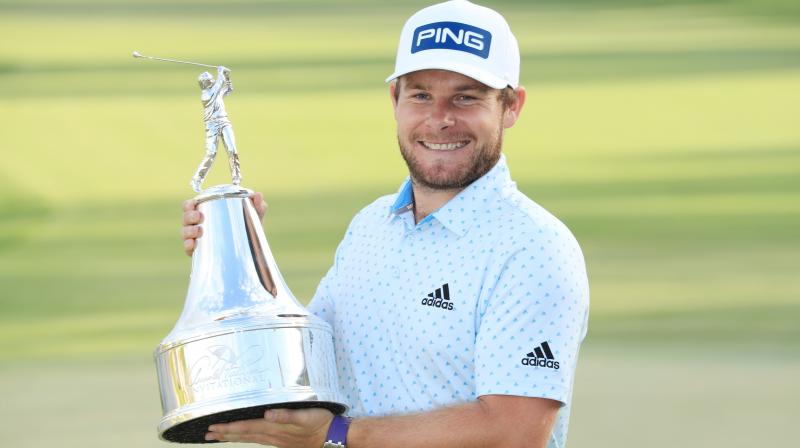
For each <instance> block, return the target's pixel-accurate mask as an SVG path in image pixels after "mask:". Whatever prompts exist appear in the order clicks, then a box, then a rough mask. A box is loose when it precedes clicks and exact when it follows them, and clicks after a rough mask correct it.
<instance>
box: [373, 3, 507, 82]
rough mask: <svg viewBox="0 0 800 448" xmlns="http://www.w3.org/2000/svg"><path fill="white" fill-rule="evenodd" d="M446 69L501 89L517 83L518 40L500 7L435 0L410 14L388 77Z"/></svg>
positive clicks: (390, 78)
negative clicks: (395, 59) (392, 68)
mask: <svg viewBox="0 0 800 448" xmlns="http://www.w3.org/2000/svg"><path fill="white" fill-rule="evenodd" d="M426 69H439V70H449V71H453V72H457V73H461V74H462V75H465V76H469V77H470V78H472V79H475V80H477V81H480V82H482V83H483V84H486V85H487V86H489V87H492V88H495V89H502V88H505V87H506V86H511V87H514V88H516V87H517V86H519V45H518V44H517V39H516V38H515V37H514V35H513V34H512V33H511V28H510V27H509V26H508V22H506V19H505V18H503V16H502V15H500V13H498V12H497V11H494V10H492V9H489V8H486V7H484V6H479V5H476V4H474V3H470V2H468V1H466V0H452V1H449V2H444V3H438V4H436V5H433V6H429V7H427V8H425V9H422V10H420V11H418V12H417V13H416V14H414V15H413V16H411V18H409V19H408V21H407V22H406V24H405V25H404V26H403V32H402V33H401V34H400V45H399V46H398V47H397V61H396V63H395V69H394V73H392V75H391V76H389V77H388V78H386V82H389V81H392V80H394V79H396V78H398V77H400V76H402V75H405V74H407V73H411V72H415V71H417V70H426Z"/></svg>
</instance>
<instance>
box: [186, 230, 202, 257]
mask: <svg viewBox="0 0 800 448" xmlns="http://www.w3.org/2000/svg"><path fill="white" fill-rule="evenodd" d="M181 234H182V235H181V236H183V251H184V252H186V255H188V256H190V257H191V256H192V254H193V253H194V250H195V248H196V247H197V239H198V238H200V237H201V236H203V228H202V227H200V226H183V228H182V229H181Z"/></svg>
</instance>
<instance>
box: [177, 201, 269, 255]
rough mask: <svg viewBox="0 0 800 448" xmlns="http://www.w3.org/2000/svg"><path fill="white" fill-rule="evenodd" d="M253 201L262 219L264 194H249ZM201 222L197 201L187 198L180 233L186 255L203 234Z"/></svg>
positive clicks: (264, 203) (264, 206)
mask: <svg viewBox="0 0 800 448" xmlns="http://www.w3.org/2000/svg"><path fill="white" fill-rule="evenodd" d="M250 200H251V201H252V202H253V207H255V209H256V213H258V219H260V220H261V221H264V215H266V214H267V203H266V202H265V201H264V196H263V195H262V194H261V193H258V192H256V193H253V194H252V195H251V196H250ZM202 223H203V214H202V213H201V212H200V211H199V210H197V201H195V200H194V199H189V200H187V201H185V202H184V203H183V228H182V229H181V234H182V236H183V251H184V252H186V255H188V256H190V257H191V256H192V254H193V253H194V249H195V248H196V247H197V239H198V238H200V237H201V236H203V228H202V227H201V226H200V224H202Z"/></svg>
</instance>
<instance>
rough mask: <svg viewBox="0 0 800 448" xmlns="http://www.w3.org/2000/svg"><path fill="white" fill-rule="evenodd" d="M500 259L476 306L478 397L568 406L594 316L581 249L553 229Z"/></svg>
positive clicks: (563, 230) (575, 242)
mask: <svg viewBox="0 0 800 448" xmlns="http://www.w3.org/2000/svg"><path fill="white" fill-rule="evenodd" d="M499 260H501V261H500V262H498V263H497V266H495V267H490V268H489V269H490V271H493V272H489V273H487V278H494V279H497V280H496V282H494V283H492V284H490V285H488V287H487V288H485V290H484V291H483V293H482V297H483V298H482V300H481V301H480V302H479V304H478V307H479V309H478V316H480V320H479V326H478V332H477V335H476V344H475V370H476V372H475V376H476V387H477V395H478V396H481V395H488V394H503V395H518V396H526V397H541V398H549V399H552V400H557V401H560V402H561V403H563V404H569V401H570V397H571V395H572V383H573V378H574V373H575V366H576V363H577V358H578V349H579V347H580V344H581V341H582V340H583V338H584V337H585V335H586V329H587V322H588V315H589V287H588V280H587V276H586V268H585V264H584V260H583V255H582V253H581V250H580V247H579V246H578V243H577V241H575V239H574V237H573V236H572V234H570V233H569V231H567V230H566V228H564V229H557V230H549V231H545V232H544V233H543V234H539V235H537V237H536V238H535V239H531V240H530V242H529V244H527V245H526V246H524V247H521V248H515V249H509V250H508V252H507V254H506V256H504V257H503V256H501V257H499Z"/></svg>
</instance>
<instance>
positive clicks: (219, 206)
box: [133, 52, 347, 443]
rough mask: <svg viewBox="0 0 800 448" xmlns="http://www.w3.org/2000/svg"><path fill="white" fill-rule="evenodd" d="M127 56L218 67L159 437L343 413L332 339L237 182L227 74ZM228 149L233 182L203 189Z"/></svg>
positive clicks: (162, 383) (163, 371)
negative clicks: (219, 151)
mask: <svg viewBox="0 0 800 448" xmlns="http://www.w3.org/2000/svg"><path fill="white" fill-rule="evenodd" d="M133 55H134V57H139V58H147V59H152V60H159V61H166V62H177V63H184V64H192V65H201V66H206V67H213V68H217V72H218V76H217V79H216V80H214V79H213V77H212V76H211V75H210V74H209V73H207V72H206V73H203V74H202V75H200V78H199V83H200V88H201V100H202V101H203V105H204V106H205V112H206V113H205V123H206V155H205V158H204V159H203V161H202V162H201V163H200V166H199V167H198V169H197V172H196V173H195V175H194V177H193V178H192V182H191V185H192V187H193V188H194V190H195V191H197V192H198V193H199V194H198V195H197V196H196V197H195V200H196V201H197V203H198V209H199V210H200V211H201V212H202V213H203V215H204V217H205V219H204V222H203V237H202V238H200V239H198V240H197V247H196V249H195V251H194V254H193V256H192V274H191V279H190V282H189V291H188V294H187V296H186V301H185V304H184V308H183V312H182V313H181V316H180V318H179V319H178V322H177V323H176V324H175V327H174V328H173V329H172V331H171V332H170V333H169V334H168V335H167V337H166V338H164V340H163V341H161V344H159V346H158V347H157V348H156V350H155V353H154V357H155V362H156V369H157V372H158V382H159V387H160V392H161V406H162V409H163V418H162V419H161V421H160V423H159V425H158V435H159V437H160V438H161V439H163V440H167V441H170V442H179V443H207V442H206V440H205V433H206V431H207V429H208V426H209V425H212V424H214V423H227V422H231V421H236V420H246V419H253V418H263V416H264V411H265V410H267V409H272V408H306V407H322V408H327V409H329V410H330V411H331V412H333V413H335V414H340V413H343V412H345V411H346V409H347V406H346V404H345V403H344V400H343V398H342V396H341V394H340V392H339V387H338V382H337V375H336V365H335V357H334V351H333V332H332V330H331V327H330V326H329V325H328V324H327V323H326V322H324V321H323V320H321V319H319V318H317V317H315V316H313V315H311V314H310V313H308V311H307V310H306V309H305V308H304V307H303V306H302V305H300V303H299V302H298V301H297V299H295V297H294V295H292V293H291V291H290V290H289V288H288V287H287V286H286V283H285V282H284V280H283V277H282V276H281V273H280V271H279V270H278V266H277V265H276V263H275V259H274V258H273V256H272V252H271V251H270V249H269V245H268V244H267V239H266V237H265V235H264V231H263V229H262V227H261V223H260V221H259V218H258V214H257V213H256V211H255V208H254V207H253V204H252V203H251V201H250V199H249V196H250V194H251V193H252V192H251V190H248V189H246V188H242V187H240V186H239V182H240V180H241V174H240V168H239V160H238V154H237V153H236V149H235V141H234V137H233V128H232V127H231V124H230V121H229V120H228V118H227V114H226V113H225V107H224V103H223V102H222V98H223V97H224V96H225V95H227V94H228V93H230V92H231V91H232V86H231V82H230V70H228V69H227V68H225V67H222V66H210V65H206V64H198V63H195V62H187V61H177V60H173V59H163V58H154V57H149V56H142V55H141V54H139V53H137V52H134V54H133ZM218 140H222V141H223V144H224V145H225V147H226V149H227V152H228V156H229V161H230V169H231V175H232V178H233V179H232V184H227V185H219V186H215V187H210V188H207V189H205V190H202V189H201V186H202V183H203V180H204V179H205V176H206V174H207V173H208V170H209V168H210V167H211V164H212V162H213V160H214V156H215V155H216V145H217V142H218Z"/></svg>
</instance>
